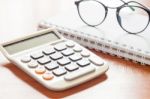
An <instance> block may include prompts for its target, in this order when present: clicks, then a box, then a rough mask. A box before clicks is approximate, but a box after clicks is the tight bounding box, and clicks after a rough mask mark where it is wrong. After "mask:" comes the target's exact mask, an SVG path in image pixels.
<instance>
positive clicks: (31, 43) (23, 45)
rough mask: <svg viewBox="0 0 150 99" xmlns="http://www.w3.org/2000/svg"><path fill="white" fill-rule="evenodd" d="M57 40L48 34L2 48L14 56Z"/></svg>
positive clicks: (54, 35)
mask: <svg viewBox="0 0 150 99" xmlns="http://www.w3.org/2000/svg"><path fill="white" fill-rule="evenodd" d="M58 39H60V38H59V37H58V36H57V35H56V34H55V33H53V32H49V33H46V34H40V35H37V36H34V37H29V38H26V39H23V40H21V41H17V42H13V43H11V44H7V45H4V48H5V50H6V51H7V52H8V53H9V54H14V53H17V52H20V51H23V50H27V49H30V48H33V47H36V46H39V45H42V44H45V43H48V42H52V41H55V40H58Z"/></svg>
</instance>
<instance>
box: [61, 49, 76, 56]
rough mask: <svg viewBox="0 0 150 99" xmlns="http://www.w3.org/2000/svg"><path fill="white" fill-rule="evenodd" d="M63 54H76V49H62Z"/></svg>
mask: <svg viewBox="0 0 150 99" xmlns="http://www.w3.org/2000/svg"><path fill="white" fill-rule="evenodd" d="M62 54H63V55H64V56H69V55H72V54H74V51H73V50H72V49H66V50H64V51H62Z"/></svg>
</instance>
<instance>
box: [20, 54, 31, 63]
mask: <svg viewBox="0 0 150 99" xmlns="http://www.w3.org/2000/svg"><path fill="white" fill-rule="evenodd" d="M21 61H22V62H23V63H28V62H30V61H31V58H30V57H29V56H24V57H22V58H21Z"/></svg>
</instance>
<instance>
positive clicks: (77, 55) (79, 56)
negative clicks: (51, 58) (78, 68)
mask: <svg viewBox="0 0 150 99" xmlns="http://www.w3.org/2000/svg"><path fill="white" fill-rule="evenodd" d="M69 59H70V60H72V61H78V60H80V59H82V56H81V55H80V54H73V55H71V56H69Z"/></svg>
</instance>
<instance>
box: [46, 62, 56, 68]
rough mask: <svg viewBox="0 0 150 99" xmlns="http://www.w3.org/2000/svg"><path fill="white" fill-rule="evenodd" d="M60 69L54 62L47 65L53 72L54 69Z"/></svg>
mask: <svg viewBox="0 0 150 99" xmlns="http://www.w3.org/2000/svg"><path fill="white" fill-rule="evenodd" d="M58 67H59V66H58V64H57V63H54V62H52V63H48V64H45V68H46V69H48V70H53V69H56V68H58Z"/></svg>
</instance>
